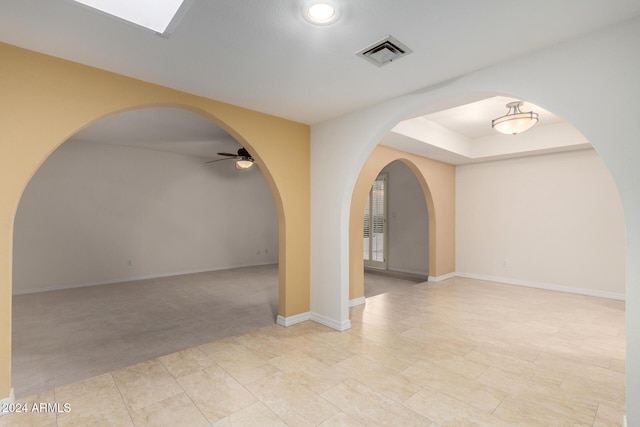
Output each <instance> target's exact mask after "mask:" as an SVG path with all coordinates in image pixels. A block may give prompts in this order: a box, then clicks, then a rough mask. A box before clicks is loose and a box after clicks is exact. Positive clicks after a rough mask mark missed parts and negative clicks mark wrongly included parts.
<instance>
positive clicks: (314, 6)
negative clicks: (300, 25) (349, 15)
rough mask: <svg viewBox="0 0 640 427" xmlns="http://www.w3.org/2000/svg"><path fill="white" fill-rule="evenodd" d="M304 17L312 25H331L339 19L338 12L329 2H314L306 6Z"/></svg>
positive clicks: (303, 11)
mask: <svg viewBox="0 0 640 427" xmlns="http://www.w3.org/2000/svg"><path fill="white" fill-rule="evenodd" d="M302 15H303V16H304V19H306V20H307V21H309V22H310V23H312V24H315V25H329V24H332V23H334V22H335V21H336V20H337V19H338V10H337V9H336V8H335V7H334V6H333V5H332V4H330V3H327V2H321V3H318V2H312V3H307V4H306V5H305V7H304V8H303V9H302Z"/></svg>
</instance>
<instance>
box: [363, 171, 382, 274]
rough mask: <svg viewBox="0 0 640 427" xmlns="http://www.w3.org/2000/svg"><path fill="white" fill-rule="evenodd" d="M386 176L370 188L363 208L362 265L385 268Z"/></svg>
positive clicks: (379, 176)
mask: <svg viewBox="0 0 640 427" xmlns="http://www.w3.org/2000/svg"><path fill="white" fill-rule="evenodd" d="M386 187H387V175H386V174H380V175H378V177H377V178H376V180H375V182H374V183H373V185H372V186H371V190H370V191H369V196H368V197H367V204H366V206H365V208H364V229H363V238H364V245H363V247H364V254H363V255H364V265H365V266H366V267H375V268H386V255H385V254H386V250H385V249H386V248H385V245H386V234H387V233H386V232H387V230H386V229H387V197H386Z"/></svg>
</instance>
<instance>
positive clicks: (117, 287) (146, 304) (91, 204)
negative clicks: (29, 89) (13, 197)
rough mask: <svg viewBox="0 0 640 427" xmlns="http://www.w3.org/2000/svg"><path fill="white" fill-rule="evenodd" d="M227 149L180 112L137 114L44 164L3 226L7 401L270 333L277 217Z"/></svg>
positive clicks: (196, 119) (72, 142) (101, 124)
mask: <svg viewBox="0 0 640 427" xmlns="http://www.w3.org/2000/svg"><path fill="white" fill-rule="evenodd" d="M239 148H240V145H239V144H238V142H237V141H235V140H234V139H233V138H232V137H231V136H230V135H228V134H227V133H226V132H224V131H223V130H222V129H220V128H219V127H218V126H216V125H214V124H213V123H212V122H210V121H209V120H207V119H205V118H203V117H201V116H199V115H196V114H194V113H193V112H190V111H187V110H183V109H176V108H145V109H138V110H130V111H126V112H122V113H118V114H114V115H111V116H108V117H106V118H104V119H102V120H100V121H98V122H95V123H94V124H92V125H90V126H88V127H87V128H84V129H83V130H81V131H80V132H78V133H77V134H75V135H73V136H72V137H71V138H70V139H69V140H67V141H66V142H65V143H63V144H62V145H61V146H60V147H58V148H57V149H56V150H55V151H54V153H53V154H52V155H51V156H49V157H48V158H47V160H46V161H45V162H44V163H43V165H42V166H41V167H40V168H39V169H38V171H37V172H36V173H35V174H34V177H33V178H32V179H31V181H30V182H29V184H28V186H27V188H26V189H25V192H24V193H23V196H22V198H21V201H20V205H19V207H18V210H17V214H16V219H15V223H14V259H13V294H14V297H13V338H12V342H13V355H12V356H13V357H12V365H13V367H12V370H13V386H14V388H15V392H16V395H17V396H19V397H20V396H24V395H30V394H34V393H36V392H39V391H41V390H45V389H51V388H53V387H57V386H60V385H64V384H67V383H71V382H74V381H75V380H79V379H81V378H83V377H84V376H87V375H88V376H93V375H94V374H101V373H104V372H108V371H112V370H114V369H118V368H121V367H125V366H128V365H132V364H135V363H139V362H142V361H145V360H148V359H150V358H153V357H159V356H162V355H165V354H168V353H173V352H175V351H181V350H183V349H185V348H188V347H194V346H197V345H201V344H204V343H207V342H210V341H213V340H216V339H220V338H225V337H227V336H230V335H236V334H240V333H243V332H246V331H248V330H253V329H257V328H262V327H265V326H268V325H270V324H272V323H273V321H274V320H275V318H276V316H277V315H278V267H277V262H278V216H277V212H276V208H275V203H274V199H273V196H272V194H271V191H270V189H269V187H268V186H267V184H266V181H265V180H264V177H263V175H262V173H261V171H260V168H261V165H260V164H259V163H254V164H253V166H252V167H251V168H249V169H246V170H237V169H236V168H235V167H234V166H235V164H234V162H235V159H233V158H227V157H221V156H218V155H217V153H218V152H231V153H235V152H237V150H238V149H239ZM220 159H223V160H220ZM212 160H215V161H213V162H212V163H208V162H210V161H212ZM230 269H233V270H230ZM96 285H101V286H98V287H95V286H96ZM75 288H79V289H75ZM44 291H49V292H44ZM169 331H171V336H172V337H173V338H170V339H167V334H168V333H169Z"/></svg>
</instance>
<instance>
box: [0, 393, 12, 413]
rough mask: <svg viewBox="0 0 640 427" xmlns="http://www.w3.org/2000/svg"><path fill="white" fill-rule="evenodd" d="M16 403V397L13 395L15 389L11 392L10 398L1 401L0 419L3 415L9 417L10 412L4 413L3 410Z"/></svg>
mask: <svg viewBox="0 0 640 427" xmlns="http://www.w3.org/2000/svg"><path fill="white" fill-rule="evenodd" d="M15 401H16V397H15V395H14V394H13V388H12V389H11V390H9V397H5V398H4V399H0V417H1V416H3V415H7V414H8V413H9V411H3V410H2V409H3V408H6V407H7V406H9V405H10V404H12V403H14V402H15Z"/></svg>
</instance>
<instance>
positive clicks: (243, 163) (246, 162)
mask: <svg viewBox="0 0 640 427" xmlns="http://www.w3.org/2000/svg"><path fill="white" fill-rule="evenodd" d="M218 155H219V156H225V158H223V159H216V160H210V161H208V162H206V163H214V162H219V161H222V160H231V159H236V169H238V170H245V169H249V168H250V167H251V166H253V162H255V159H254V158H253V157H252V156H251V154H249V152H248V151H247V150H246V149H245V148H244V147H241V148H240V149H238V154H231V153H218Z"/></svg>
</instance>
